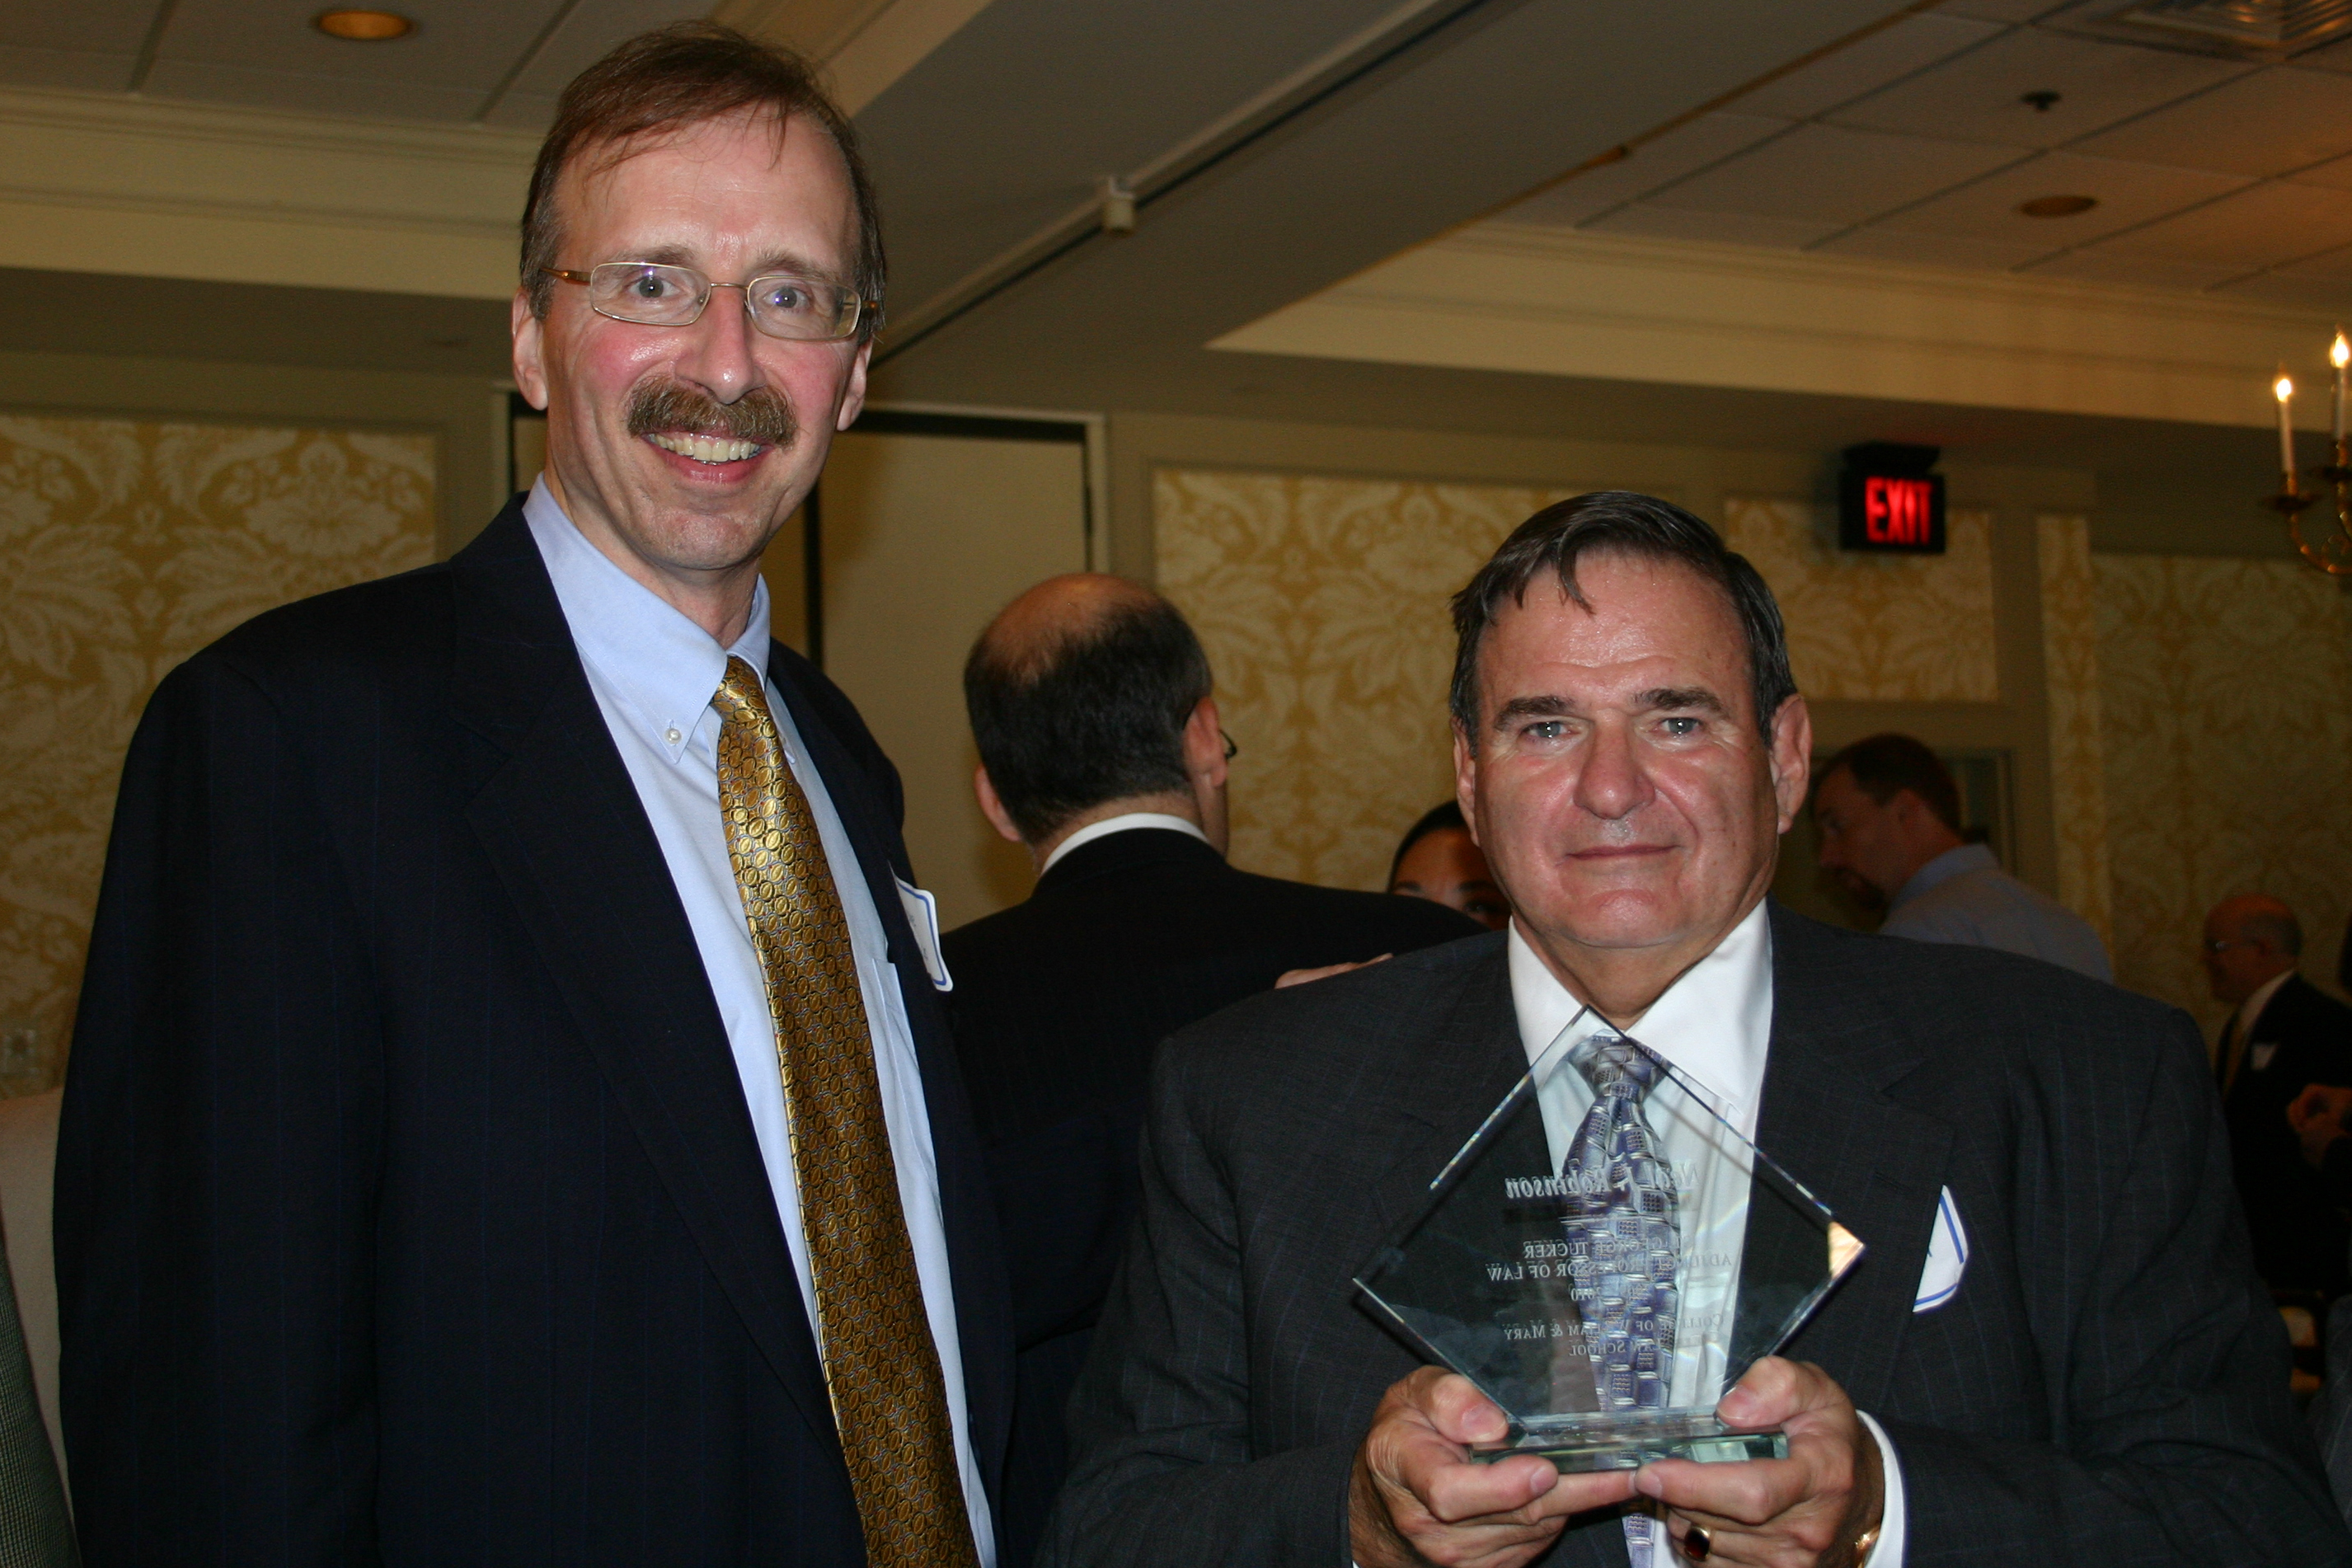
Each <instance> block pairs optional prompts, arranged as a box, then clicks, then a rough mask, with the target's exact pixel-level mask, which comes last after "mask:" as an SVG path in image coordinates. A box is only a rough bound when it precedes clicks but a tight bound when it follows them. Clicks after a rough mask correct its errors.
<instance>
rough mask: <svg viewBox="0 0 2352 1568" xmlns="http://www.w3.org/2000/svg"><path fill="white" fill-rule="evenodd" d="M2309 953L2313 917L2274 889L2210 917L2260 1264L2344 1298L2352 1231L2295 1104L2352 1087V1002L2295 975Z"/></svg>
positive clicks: (2228, 1106) (2207, 943)
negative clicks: (2308, 1159)
mask: <svg viewBox="0 0 2352 1568" xmlns="http://www.w3.org/2000/svg"><path fill="white" fill-rule="evenodd" d="M2302 953H2303V926H2302V923H2301V922H2300V921H2297V920H2296V919H2295V917H2294V910H2291V909H2289V908H2288V907H2287V906H2286V905H2285V904H2284V902H2282V901H2280V900H2277V899H2274V898H2272V897H2270V896H2269V895H2268V894H2264V893H2242V894H2240V895H2238V896H2237V897H2235V898H2229V899H2224V900H2221V902H2220V903H2218V904H2216V905H2214V906H2213V912H2212V913H2210V914H2209V915H2207V916H2206V917H2205V940H2204V942H2203V943H2202V944H2201V945H2200V952H2199V957H2200V960H2201V961H2202V962H2203V963H2204V965H2205V978H2206V982H2207V984H2209V985H2210V986H2211V988H2212V992H2213V999H2214V1000H2215V1001H2217V1002H2226V1003H2228V1004H2230V1005H2231V1006H2233V1007H2234V1008H2236V1009H2237V1010H2236V1011H2235V1012H2233V1013H2232V1014H2231V1015H2230V1021H2229V1022H2228V1023H2226V1024H2224V1025H2223V1026H2221V1041H2220V1044H2219V1047H2218V1048H2217V1049H2216V1050H2215V1052H2214V1060H2213V1072H2214V1078H2215V1080H2216V1082H2217V1083H2218V1084H2219V1085H2220V1088H2221V1110H2222V1115H2223V1117H2224V1119H2225V1120H2226V1121H2228V1122H2229V1126H2230V1157H2231V1165H2232V1167H2233V1174H2234V1175H2235V1177H2236V1180H2237V1184H2238V1199H2239V1201H2240V1202H2241V1203H2242V1204H2243V1205H2245V1209H2246V1228H2247V1229H2248V1230H2249V1231H2250V1232H2252V1236H2253V1242H2254V1269H2255V1271H2256V1272H2257V1273H2259V1274H2260V1275H2262V1277H2263V1280H2264V1281H2265V1282H2267V1283H2268V1284H2269V1285H2270V1287H2271V1288H2272V1289H2274V1290H2298V1291H2301V1290H2315V1291H2319V1292H2322V1293H2324V1294H2326V1295H2329V1296H2335V1295H2340V1294H2342V1293H2343V1291H2344V1290H2345V1289H2346V1287H2347V1285H2352V1278H2347V1270H2346V1267H2345V1250H2346V1244H2347V1240H2352V1236H2347V1227H2346V1226H2345V1223H2344V1216H2343V1213H2342V1211H2341V1210H2340V1209H2338V1208H2337V1207H2336V1204H2335V1202H2334V1201H2333V1199H2332V1198H2331V1197H2330V1195H2329V1192H2328V1188H2327V1184H2326V1182H2325V1181H2323V1180H2322V1179H2321V1177H2320V1174H2319V1173H2318V1172H2316V1171H2314V1170H2313V1169H2312V1168H2311V1166H2310V1165H2309V1164H2308V1163H2305V1160H2304V1157H2303V1146H2302V1140H2301V1138H2300V1137H2299V1136H2298V1134H2297V1132H2296V1130H2295V1128H2294V1126H2293V1125H2292V1124H2291V1123H2290V1121H2289V1120H2288V1116H2287V1108H2288V1107H2289V1106H2290V1105H2292V1104H2293V1103H2294V1100H2295V1098H2296V1097H2297V1096H2298V1095H2300V1094H2302V1093H2303V1091H2304V1090H2305V1089H2306V1088H2308V1087H2309V1086H2310V1085H2312V1084H2315V1083H2322V1084H2352V1007H2347V1006H2346V1005H2344V1004H2343V1003H2341V1002H2338V1001H2336V999H2335V998H2334V997H2332V996H2329V995H2327V994H2326V993H2324V992H2322V991H2321V990H2320V989H2319V988H2318V987H2317V986H2315V985H2314V984H2311V983H2310V982H2309V981H2307V980H2305V979H2304V978H2303V976H2302V975H2300V974H2298V973H2296V972H2295V967H2296V962H2297V960H2298V959H2299V958H2300V957H2301V956H2302Z"/></svg>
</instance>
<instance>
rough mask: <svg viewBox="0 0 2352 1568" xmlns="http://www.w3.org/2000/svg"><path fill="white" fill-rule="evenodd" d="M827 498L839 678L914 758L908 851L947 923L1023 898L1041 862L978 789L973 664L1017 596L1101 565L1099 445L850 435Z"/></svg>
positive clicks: (840, 446)
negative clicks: (1090, 462) (1095, 480)
mask: <svg viewBox="0 0 2352 1568" xmlns="http://www.w3.org/2000/svg"><path fill="white" fill-rule="evenodd" d="M823 499H824V614H825V624H824V667H825V673H826V674H828V675H830V676H831V677H832V678H833V679H835V681H837V682H839V683H840V685H841V688H842V689H844V690H845V691H846V692H847V693H848V694H849V697H850V700H852V701H854V702H856V704H857V706H858V710H859V711H860V712H861V713H863V714H864V715H865V717H866V725H867V727H868V728H870V729H871V730H872V731H874V736H875V739H877V741H879V742H881V743H882V749H883V750H884V751H886V752H888V753H889V755H890V760H891V761H892V762H894V763H897V764H898V776H899V778H900V779H901V780H902V781H903V782H904V783H905V785H906V790H907V852H908V856H909V857H910V858H912V859H913V861H914V864H915V872H916V875H917V877H918V878H919V879H920V881H921V882H922V884H923V886H924V887H925V888H926V889H929V891H930V892H932V893H933V894H935V895H936V896H937V897H938V899H939V902H940V928H941V929H942V930H947V929H950V928H952V927H955V926H959V925H961V924H963V923H964V922H965V921H971V920H976V919H978V918H979V917H980V916H982V915H984V914H987V913H989V912H990V911H992V910H998V909H1002V908H1003V907H1004V906H1005V905H1007V904H1012V903H1017V902H1019V901H1020V900H1023V899H1024V898H1026V897H1028V894H1029V886H1030V874H1029V858H1028V854H1027V852H1026V851H1024V850H1023V849H1022V848H1020V847H1018V846H1016V845H1013V844H1008V843H1006V842H1005V841H1004V840H1003V839H1002V838H1000V837H997V836H996V834H995V832H994V830H992V828H991V827H990V826H988V823H987V820H986V818H984V817H982V816H981V814H980V806H979V804H978V803H977V802H976V801H975V800H974V799H973V797H972V790H971V773H972V769H973V768H974V767H975V766H976V765H977V764H978V761H979V759H978V755H977V753H976V752H974V751H973V750H972V743H971V726H970V725H969V724H968V723H967V722H966V721H965V719H964V710H963V660H964V655H965V653H966V651H967V650H968V649H969V648H970V647H971V641H972V638H973V637H977V636H979V634H980V630H981V628H982V626H985V625H987V623H988V621H989V618H990V617H991V616H994V615H995V614H996V612H997V611H998V610H999V609H1001V608H1003V605H1004V604H1005V602H1006V601H1007V600H1009V599H1011V598H1013V595H1016V594H1019V593H1020V592H1021V591H1022V590H1023V589H1024V588H1026V587H1028V586H1029V585H1030V584H1033V583H1035V582H1037V581H1038V580H1039V579H1041V578H1045V577H1050V576H1053V575H1054V574H1056V573H1061V572H1076V571H1078V570H1081V569H1082V568H1083V567H1084V566H1085V564H1086V505H1087V503H1086V448H1085V447H1081V446H1078V445H1076V444H1075V443H1073V444H1066V445H1065V444H1058V443H1049V442H1037V441H998V440H972V439H965V438H961V437H937V436H895V435H893V436H876V435H850V436H844V437H840V438H839V439H838V440H836V441H835V443H834V447H833V458H832V460H831V461H830V462H829V463H828V464H827V465H826V468H825V473H824V496H823ZM778 564H779V563H773V562H772V563H771V571H772V575H771V578H770V581H771V582H772V583H773V582H774V581H775V580H776V577H775V574H774V573H775V568H776V566H777V565H778Z"/></svg>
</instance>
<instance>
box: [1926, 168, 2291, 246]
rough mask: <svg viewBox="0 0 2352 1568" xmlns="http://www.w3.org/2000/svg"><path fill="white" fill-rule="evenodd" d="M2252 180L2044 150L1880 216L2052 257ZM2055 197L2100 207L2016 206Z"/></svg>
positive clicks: (2225, 192)
mask: <svg viewBox="0 0 2352 1568" xmlns="http://www.w3.org/2000/svg"><path fill="white" fill-rule="evenodd" d="M2249 183H2250V182H2249V181H2248V180H2247V178H2246V176H2244V175H2243V174H2212V173H2210V172H2209V171H2206V170H2202V169H2166V168H2159V167H2158V166H2157V165H2156V164H2153V163H2125V162H2123V161H2122V160H2120V159H2116V158H2085V157H2084V156H2083V155H2082V154H2081V153H2042V155H2041V156H2040V157H2037V158H2033V159H2031V160H2029V161H2028V162H2026V163H2020V164H2017V165H2016V166H2015V167H2013V168H2008V169H2002V170H2000V171H1999V172H1997V173H1995V174H1988V175H1986V176H1985V177H1984V178H1983V179H1981V180H1978V181H1976V182H1975V183H1974V184H1967V185H1962V186H1961V187H1959V188H1958V190H1954V191H1947V192H1945V193H1944V194H1943V195H1940V196H1937V197H1936V198H1935V199H1934V200H1932V201H1928V202H1923V203H1922V204H1920V205H1917V206H1915V207H1906V208H1905V209H1904V210H1903V211H1901V212H1899V213H1895V214H1893V215H1892V216H1888V217H1886V218H1884V219H1882V220H1881V223H1880V226H1883V227H1885V228H1890V229H1901V230H1905V231H1916V232H1920V233H1927V234H1949V235H1966V236H1970V237H1975V238H1979V239H1983V240H1988V241H1996V242H1999V243H2001V244H2005V245H2021V246H2025V247H2029V249H2030V251H2031V253H2032V255H2035V256H2046V255H2048V254H2049V253H2050V252H2051V251H2053V250H2063V249H2065V248H2066V247H2069V246H2074V245H2081V244H2083V243H2084V242H2085V241H2088V240H2094V239H2097V238H2099V237H2102V236H2104V235H2109V234H2113V233H2115V232H2116V230H2118V229H2124V228H2130V227H2132V226H2135V225H2137V224H2144V223H2147V222H2149V221H2151V220H2153V219H2156V218H2160V217H2163V216H2166V215H2167V214H2168V213H2174V212H2178V211H2179V210H2180V209H2181V208H2183V207H2186V206H2190V205H2194V204H2196V203H2199V202H2207V201H2211V200H2213V199H2214V198H2215V197H2217V196H2225V195H2229V194H2230V193H2231V191H2234V190H2238V189H2241V188H2242V187H2243V186H2245V185H2246V184H2249ZM2055 195H2080V196H2093V197H2095V198H2096V199H2097V201H2098V204H2099V205H2097V206H2095V207H2093V208H2092V209H2091V210H2090V211H2089V212H2086V213H2078V214H2076V215H2074V216H2072V217H2057V218H2039V217H2027V216H2024V215H2023V214H2022V213H2020V212H2019V211H2018V210H2017V209H2018V205H2019V204H2021V203H2023V202H2028V201H2031V200H2032V199H2033V198H2034V197H2036V196H2055Z"/></svg>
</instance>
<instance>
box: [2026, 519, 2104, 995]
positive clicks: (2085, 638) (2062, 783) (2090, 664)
mask: <svg viewBox="0 0 2352 1568" xmlns="http://www.w3.org/2000/svg"><path fill="white" fill-rule="evenodd" d="M2034 528H2035V531H2036V534H2037V542H2038V544H2039V547H2040V548H2039V554H2040V557H2041V562H2042V672H2043V679H2045V680H2046V681H2047V683H2048V693H2049V713H2050V784H2051V795H2052V809H2053V816H2054V818H2055V820H2054V822H2053V825H2052V826H2053V827H2054V829H2055V836H2056V837H2057V840H2058V897H2059V900H2060V901H2061V902H2063V903H2064V904H2065V905H2066V907H2067V908H2069V909H2071V910H2074V912H2075V913H2076V914H2078V915H2081V916H2082V917H2083V918H2084V920H2086V921H2090V922H2091V929H2092V930H2094V931H2097V932H2098V933H2099V937H2100V940H2101V941H2103V942H2105V943H2106V944H2107V948H2108V951H2109V952H2113V951H2114V950H2115V942H2116V937H2115V910H2114V904H2113V887H2112V882H2111V879H2110V874H2109V870H2108V866H2109V857H2108V847H2107V785H2106V760H2105V754H2104V753H2103V752H2102V751H2101V749H2100V742H2099V714H2100V711H2101V707H2102V704H2101V702H2100V694H2099V613H2098V603H2097V598H2098V582H2097V579H2096V577H2095V575H2094V574H2093V573H2092V569H2091V523H2090V520H2089V519H2088V518H2084V517H2054V516H2053V517H2042V518H2037V519H2035V520H2034Z"/></svg>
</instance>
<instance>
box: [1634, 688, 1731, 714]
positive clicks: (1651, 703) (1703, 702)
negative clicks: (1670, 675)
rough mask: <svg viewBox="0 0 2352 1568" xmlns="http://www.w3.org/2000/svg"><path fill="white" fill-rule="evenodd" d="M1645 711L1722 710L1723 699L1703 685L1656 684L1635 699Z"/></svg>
mask: <svg viewBox="0 0 2352 1568" xmlns="http://www.w3.org/2000/svg"><path fill="white" fill-rule="evenodd" d="M1636 701H1637V704H1638V706H1640V707H1641V708H1642V710H1643V711H1645V712H1653V713H1654V712H1656V711H1658V710H1661V709H1667V710H1672V709H1676V708H1696V709H1697V710H1700V711H1701V712H1705V713H1721V712H1723V711H1724V706H1723V700H1722V699H1721V698H1719V697H1717V695H1716V694H1715V693H1714V692H1712V691H1709V690H1708V689H1706V687H1704V686H1656V687H1653V688H1651V689H1649V690H1647V691H1644V692H1643V693H1642V695H1641V696H1640V697H1639V698H1638V699H1637V700H1636Z"/></svg>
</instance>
